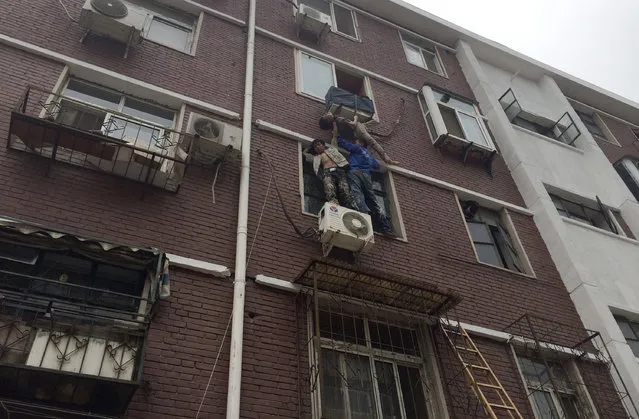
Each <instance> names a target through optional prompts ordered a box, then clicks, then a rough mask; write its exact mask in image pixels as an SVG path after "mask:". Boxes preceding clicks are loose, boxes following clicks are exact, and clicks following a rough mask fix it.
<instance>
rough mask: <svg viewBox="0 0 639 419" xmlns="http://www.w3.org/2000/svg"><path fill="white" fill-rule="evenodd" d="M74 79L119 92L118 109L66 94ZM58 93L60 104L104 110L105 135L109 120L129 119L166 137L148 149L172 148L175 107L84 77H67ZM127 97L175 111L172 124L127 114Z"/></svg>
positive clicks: (105, 89)
mask: <svg viewBox="0 0 639 419" xmlns="http://www.w3.org/2000/svg"><path fill="white" fill-rule="evenodd" d="M72 80H73V81H75V82H77V83H80V84H84V85H88V86H91V87H93V88H95V89H98V90H102V91H105V92H109V93H113V94H117V95H118V96H120V100H119V102H118V104H117V109H109V108H106V107H104V106H100V105H96V104H93V103H90V102H87V101H84V100H81V99H76V98H72V97H69V96H66V95H65V92H66V90H67V88H68V86H69V83H70V82H71V81H72ZM58 95H59V98H58V99H57V100H56V99H54V101H56V102H57V103H58V105H59V104H60V103H61V102H62V101H67V102H70V103H72V104H75V105H79V106H78V107H86V108H88V110H89V111H102V112H104V113H105V116H104V119H103V123H102V128H101V130H100V131H101V132H102V134H103V135H106V136H108V132H107V127H106V124H107V123H109V122H111V123H112V119H113V118H120V119H125V120H127V121H130V122H133V123H134V124H137V125H140V126H142V127H146V128H151V129H155V130H158V131H159V135H158V138H163V139H164V144H163V145H160V146H158V145H155V144H151V143H149V147H148V151H154V152H160V153H162V152H167V150H168V149H170V146H166V140H167V139H168V138H167V131H169V132H170V131H171V130H173V128H174V127H175V124H176V120H177V118H178V114H179V112H178V111H177V110H174V109H171V108H168V107H165V106H162V105H159V104H155V103H152V102H150V101H148V100H145V99H141V98H137V97H134V96H131V95H127V94H124V93H122V92H119V91H117V90H115V89H110V88H108V87H105V86H101V85H98V84H96V83H92V82H90V81H87V80H83V79H80V78H77V77H72V76H69V77H67V78H66V80H65V81H64V83H62V85H61V87H60V90H59V92H58ZM127 98H130V99H132V100H137V101H140V102H143V103H145V104H148V105H150V106H153V107H156V108H163V109H165V110H167V111H170V112H173V120H172V122H171V125H170V126H163V125H159V124H158V123H157V122H152V121H149V120H146V119H144V118H140V117H137V116H132V115H128V114H126V112H124V106H125V103H126V100H127ZM114 112H117V113H114ZM118 113H119V114H118ZM122 116H126V118H125V117H122ZM169 135H170V134H169ZM112 138H115V139H117V137H112ZM122 141H123V142H126V143H127V144H130V145H133V146H134V147H137V145H136V144H135V143H130V142H128V141H126V140H122ZM139 151H140V152H142V151H141V150H139Z"/></svg>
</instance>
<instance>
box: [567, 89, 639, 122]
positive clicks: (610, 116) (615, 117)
mask: <svg viewBox="0 0 639 419" xmlns="http://www.w3.org/2000/svg"><path fill="white" fill-rule="evenodd" d="M566 99H568V102H570V105H571V106H572V107H573V109H574V108H575V106H574V105H573V102H574V103H576V104H578V105H579V106H583V107H584V108H588V109H590V110H591V111H594V112H596V113H600V114H602V115H606V116H607V117H608V118H612V119H615V120H617V121H619V122H623V123H624V124H626V125H628V126H630V127H632V128H639V125H637V124H633V123H632V122H630V121H627V120H625V119H623V118H619V117H618V116H614V115H612V114H609V113H608V112H606V111H602V110H601V109H599V108H595V107H594V106H591V105H588V104H586V103H583V102H580V101H578V100H577V99H573V98H571V97H570V96H566Z"/></svg>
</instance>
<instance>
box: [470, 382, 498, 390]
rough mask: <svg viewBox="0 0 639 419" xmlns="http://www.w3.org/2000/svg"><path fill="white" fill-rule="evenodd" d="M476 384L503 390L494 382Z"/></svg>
mask: <svg viewBox="0 0 639 419" xmlns="http://www.w3.org/2000/svg"><path fill="white" fill-rule="evenodd" d="M476 384H477V385H478V386H481V387H490V388H496V389H498V390H504V389H503V388H502V386H497V385H495V384H486V383H476Z"/></svg>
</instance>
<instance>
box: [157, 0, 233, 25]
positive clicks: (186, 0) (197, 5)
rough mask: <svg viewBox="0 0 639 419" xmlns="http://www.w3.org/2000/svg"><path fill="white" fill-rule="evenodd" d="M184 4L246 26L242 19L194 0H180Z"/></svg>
mask: <svg viewBox="0 0 639 419" xmlns="http://www.w3.org/2000/svg"><path fill="white" fill-rule="evenodd" d="M181 1H182V2H183V3H184V4H185V5H188V6H189V7H191V8H192V9H194V10H198V11H201V12H205V13H206V14H209V15H211V16H215V17H217V18H220V19H222V20H225V21H227V22H229V23H233V24H236V25H239V26H246V22H245V21H243V20H242V19H238V18H236V17H233V16H231V15H227V14H226V13H222V12H220V11H218V10H215V9H212V8H210V7H207V6H204V5H202V4H200V3H198V2H196V1H193V0H181ZM170 4H171V5H173V7H175V5H174V3H172V2H171V3H170ZM183 10H185V11H188V10H186V8H184V9H183Z"/></svg>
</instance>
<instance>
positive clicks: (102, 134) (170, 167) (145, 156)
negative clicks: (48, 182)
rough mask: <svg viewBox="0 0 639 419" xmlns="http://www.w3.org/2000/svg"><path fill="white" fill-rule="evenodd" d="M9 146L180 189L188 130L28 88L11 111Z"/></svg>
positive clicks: (157, 185) (187, 151)
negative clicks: (167, 126) (186, 131)
mask: <svg viewBox="0 0 639 419" xmlns="http://www.w3.org/2000/svg"><path fill="white" fill-rule="evenodd" d="M11 115H12V116H11V125H10V129H9V139H8V147H9V148H12V149H16V150H21V151H25V152H29V153H33V154H37V155H40V156H43V157H46V158H49V159H51V160H56V161H61V162H65V163H70V164H73V165H77V166H81V167H85V168H89V169H93V170H99V171H104V172H107V173H111V174H114V175H117V176H122V177H126V178H128V179H132V180H134V181H137V182H141V183H145V184H149V185H153V186H156V187H160V188H163V189H167V190H169V191H174V192H175V191H177V190H178V188H179V185H180V183H181V181H182V178H183V177H184V173H185V171H186V167H187V157H188V154H189V151H190V150H189V149H190V146H191V138H190V136H189V135H188V134H186V133H184V132H178V131H174V130H171V129H168V128H165V127H161V126H158V125H154V124H153V123H150V122H148V121H144V120H142V119H140V118H136V117H133V116H131V115H126V114H123V113H120V112H116V111H112V110H108V109H103V108H100V107H97V106H93V105H90V104H87V103H83V102H80V101H77V100H75V99H71V98H68V97H65V96H63V95H60V94H55V93H51V92H50V91H47V90H44V89H40V88H36V87H33V86H29V87H28V88H27V89H26V90H25V92H24V93H23V95H22V96H21V98H20V101H19V102H18V104H17V105H16V107H15V108H14V109H13V111H12V113H11Z"/></svg>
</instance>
